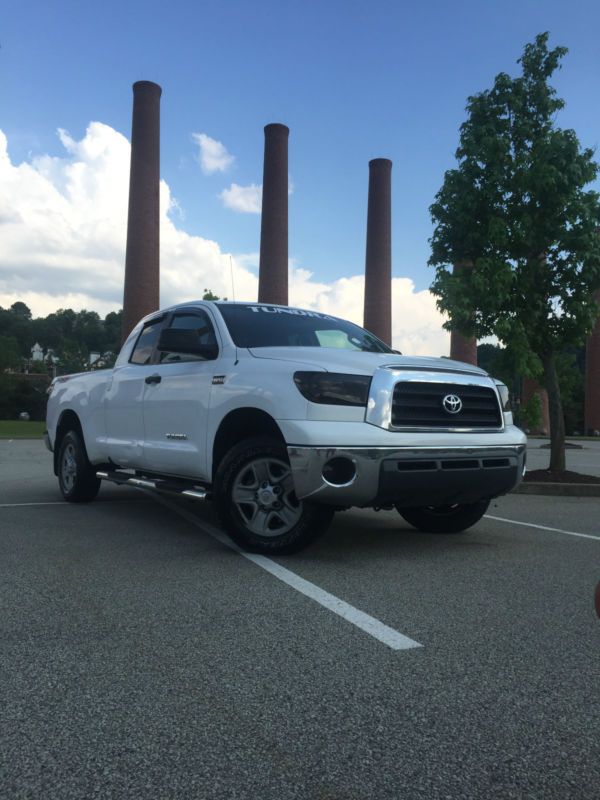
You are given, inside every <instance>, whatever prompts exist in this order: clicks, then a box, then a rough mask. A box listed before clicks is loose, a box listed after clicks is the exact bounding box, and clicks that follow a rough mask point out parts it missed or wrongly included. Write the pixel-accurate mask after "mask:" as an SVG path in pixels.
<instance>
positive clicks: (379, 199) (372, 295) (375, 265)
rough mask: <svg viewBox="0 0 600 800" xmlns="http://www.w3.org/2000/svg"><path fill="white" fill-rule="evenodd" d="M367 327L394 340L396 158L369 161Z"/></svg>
mask: <svg viewBox="0 0 600 800" xmlns="http://www.w3.org/2000/svg"><path fill="white" fill-rule="evenodd" d="M364 327H365V328H366V329H367V330H368V331H371V333H374V334H375V336H378V337H379V338H380V339H381V340H382V341H383V342H385V343H386V344H389V345H391V343H392V162H391V161H390V160H389V158H374V159H373V160H372V161H369V204H368V210H367V254H366V260H365V309H364Z"/></svg>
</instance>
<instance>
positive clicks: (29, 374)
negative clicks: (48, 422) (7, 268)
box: [0, 302, 121, 419]
mask: <svg viewBox="0 0 600 800" xmlns="http://www.w3.org/2000/svg"><path fill="white" fill-rule="evenodd" d="M36 343H38V344H39V345H40V346H41V347H42V349H43V351H44V355H46V354H47V352H48V350H51V351H52V354H53V355H54V356H55V357H56V358H57V359H58V361H57V362H56V364H55V368H56V374H58V375H65V374H69V373H72V372H81V371H83V370H86V369H89V368H90V364H89V358H90V353H100V354H101V355H104V354H112V356H111V355H107V359H106V363H105V366H111V365H112V363H113V361H114V358H115V356H116V354H117V353H118V352H119V348H120V345H121V311H112V312H110V313H109V314H107V315H106V317H105V318H104V319H102V318H101V317H100V315H99V314H97V313H96V312H95V311H85V310H84V311H73V309H71V308H61V309H59V310H58V311H56V312H54V313H52V314H48V316H46V317H37V318H35V319H34V318H33V316H32V313H31V311H30V309H29V308H28V307H27V305H26V304H25V303H22V302H16V303H13V304H12V306H11V307H10V308H8V309H5V308H2V307H0V419H15V418H16V417H18V415H19V414H20V413H21V412H23V411H26V412H27V413H29V415H30V416H31V418H32V419H43V418H44V415H45V407H46V389H47V387H48V384H49V382H50V380H51V377H52V374H53V372H54V370H53V367H52V363H49V362H48V361H32V360H31V349H32V347H33V346H34V344H36Z"/></svg>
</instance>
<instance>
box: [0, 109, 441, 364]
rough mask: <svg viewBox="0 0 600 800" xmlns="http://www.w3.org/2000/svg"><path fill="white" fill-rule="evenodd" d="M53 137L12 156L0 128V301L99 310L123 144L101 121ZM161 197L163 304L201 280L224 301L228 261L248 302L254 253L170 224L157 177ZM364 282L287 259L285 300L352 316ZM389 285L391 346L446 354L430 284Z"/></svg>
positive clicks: (113, 298) (123, 184)
mask: <svg viewBox="0 0 600 800" xmlns="http://www.w3.org/2000/svg"><path fill="white" fill-rule="evenodd" d="M59 136H60V140H61V142H62V144H63V146H64V148H65V155H63V156H62V157H50V156H40V157H36V158H32V159H31V160H30V161H29V162H23V163H21V164H13V163H12V162H11V160H10V157H9V154H8V146H7V140H6V136H5V135H4V134H3V133H2V131H1V130H0V240H1V242H2V246H1V247H0V306H3V307H5V308H6V307H8V306H10V305H11V304H12V303H14V302H15V301H16V300H23V301H24V302H25V303H27V305H28V306H29V307H30V308H31V310H32V312H33V314H34V316H45V315H47V314H49V313H50V312H52V311H55V310H56V309H57V308H61V307H70V308H74V309H76V310H79V309H82V308H88V309H90V310H96V311H98V312H99V313H100V314H102V315H104V314H106V313H107V312H108V311H112V310H116V309H118V308H119V307H120V306H121V302H122V297H123V265H124V260H125V239H126V227H127V201H128V184H129V158H130V146H129V142H128V141H127V139H126V138H125V137H124V136H122V135H121V134H120V133H118V132H117V131H115V130H113V128H111V127H109V126H108V125H103V124H102V123H99V122H92V123H90V125H89V127H88V129H87V131H86V133H85V136H84V137H83V138H82V139H81V140H80V141H75V140H74V139H72V138H71V137H70V136H69V134H68V133H66V132H65V131H60V132H59ZM241 188H244V187H241ZM255 189H257V190H259V191H260V187H255ZM160 200H161V214H160V226H161V228H160V236H161V265H162V266H161V305H162V306H166V305H170V304H172V303H176V302H182V301H185V300H193V299H195V298H198V297H200V296H201V295H202V291H203V289H204V288H205V287H208V288H210V289H212V291H214V292H215V293H216V294H218V295H221V296H227V297H229V298H230V299H232V297H233V292H232V280H231V267H232V268H233V280H234V283H235V298H236V300H250V301H255V300H256V297H257V294H258V279H257V275H256V272H257V270H256V267H257V264H258V254H256V253H246V254H240V255H237V256H236V255H232V256H230V255H229V254H228V253H224V252H222V250H221V248H220V247H219V245H218V243H217V242H214V241H211V240H210V239H204V238H202V237H200V236H191V235H190V234H188V233H186V232H185V231H183V230H182V229H181V228H180V227H177V224H176V223H175V221H174V219H178V220H179V213H178V204H177V201H176V200H175V198H173V197H172V196H171V192H170V189H169V186H168V185H167V184H166V183H165V182H164V181H161V187H160ZM258 206H259V207H258V210H259V211H260V202H258ZM179 224H181V221H180V220H179ZM230 258H231V267H230ZM363 287H364V279H363V277H362V276H359V275H355V276H352V277H344V278H340V279H339V280H336V281H333V282H324V281H317V280H315V279H314V276H313V274H312V273H311V272H309V271H307V270H305V269H302V268H299V267H298V266H297V265H296V264H295V263H294V262H292V263H291V265H290V302H291V303H293V304H295V305H298V306H304V307H305V308H312V309H316V310H320V311H325V312H328V313H331V314H335V315H337V316H342V317H346V318H347V319H351V320H353V321H354V322H357V323H359V324H360V323H361V321H362V310H363ZM392 292H393V318H394V323H393V344H394V346H395V347H397V348H398V349H400V350H402V351H403V352H405V353H415V354H421V353H423V354H425V353H428V354H432V355H440V354H447V352H448V334H447V333H446V332H444V331H443V330H442V329H441V323H442V321H443V320H442V317H441V315H440V314H439V312H438V311H437V310H436V308H435V302H434V299H433V297H432V296H431V295H430V294H429V292H427V291H421V292H417V291H415V287H414V284H413V283H412V281H410V280H409V279H408V278H394V281H393V286H392Z"/></svg>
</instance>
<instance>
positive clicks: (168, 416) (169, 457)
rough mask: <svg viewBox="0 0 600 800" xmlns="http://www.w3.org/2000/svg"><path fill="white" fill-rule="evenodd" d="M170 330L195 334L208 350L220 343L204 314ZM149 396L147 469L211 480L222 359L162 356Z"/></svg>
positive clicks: (182, 318) (194, 313) (190, 313)
mask: <svg viewBox="0 0 600 800" xmlns="http://www.w3.org/2000/svg"><path fill="white" fill-rule="evenodd" d="M166 327H168V328H180V329H182V328H184V329H187V330H193V331H194V332H195V333H196V334H197V336H198V342H199V343H200V344H203V345H208V344H215V343H217V344H218V342H217V338H216V334H215V328H214V326H213V324H212V322H211V320H210V317H209V315H208V313H207V312H206V311H204V310H203V309H189V308H187V309H185V310H182V311H178V312H175V313H174V314H173V315H172V317H171V318H170V319H169V320H168V322H167V326H166ZM156 361H157V363H156V364H155V365H154V369H153V370H152V376H154V382H153V383H147V384H146V385H145V392H144V428H145V441H144V464H145V466H146V469H148V470H149V471H154V472H159V473H163V474H167V475H181V476H183V477H191V478H199V479H208V475H207V468H206V466H207V453H206V429H207V424H208V408H209V400H210V393H211V388H212V379H213V375H214V374H215V370H217V369H218V367H217V364H218V358H216V359H210V360H206V359H204V358H202V357H200V356H192V355H189V354H186V353H172V352H159V353H158V356H157V358H156Z"/></svg>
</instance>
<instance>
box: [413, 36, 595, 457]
mask: <svg viewBox="0 0 600 800" xmlns="http://www.w3.org/2000/svg"><path fill="white" fill-rule="evenodd" d="M566 52H567V50H566V48H564V47H556V48H554V49H549V48H548V34H547V33H544V34H540V35H538V36H537V37H536V39H535V41H534V42H533V43H531V44H528V45H526V47H525V49H524V53H523V56H522V57H521V58H520V59H519V64H520V65H521V74H520V75H519V76H518V77H515V78H512V77H511V76H509V75H507V74H506V73H501V74H499V75H498V76H497V77H496V79H495V81H494V85H493V87H492V88H491V89H489V90H487V91H483V92H481V93H479V94H476V95H474V96H472V97H470V98H469V99H468V103H467V113H468V116H467V120H466V121H465V122H464V123H463V125H462V126H461V129H460V144H459V147H458V150H457V151H456V158H457V162H458V163H457V166H456V168H454V169H451V170H449V171H448V172H446V175H445V177H444V182H443V185H442V187H441V189H440V190H439V192H438V193H437V195H436V198H435V201H434V203H433V205H432V206H431V215H432V219H433V222H434V224H435V230H434V233H433V237H432V239H431V258H430V261H429V263H430V264H431V265H432V266H434V267H435V268H436V276H435V279H434V281H433V284H432V292H433V293H434V294H435V295H436V296H437V303H438V307H439V308H440V309H441V310H442V311H444V312H446V313H447V314H448V315H449V317H450V320H451V321H450V322H449V323H447V327H449V328H451V329H457V330H459V331H460V332H461V333H463V334H465V335H468V336H477V337H483V336H487V335H490V334H493V335H495V336H497V337H498V339H499V340H500V341H501V342H502V343H504V344H505V345H507V346H508V347H509V348H510V350H511V352H512V353H513V354H514V358H515V360H516V363H517V364H518V367H519V369H520V371H521V372H522V373H523V374H527V375H530V376H532V377H536V378H542V379H543V381H544V384H545V386H546V388H547V389H548V394H549V401H550V417H551V420H550V421H551V432H552V455H551V468H552V469H564V419H563V413H562V408H561V399H560V389H559V386H558V376H557V366H556V359H557V355H558V354H560V353H562V352H563V351H564V349H565V347H566V346H569V345H571V346H577V345H581V344H582V343H583V342H584V340H585V337H586V336H587V335H588V334H589V332H590V331H591V329H592V327H593V324H594V322H595V320H596V318H597V316H598V306H597V304H596V302H595V300H594V292H595V290H597V289H598V287H599V286H600V244H599V236H598V227H599V226H600V200H599V195H598V193H597V192H596V191H593V190H591V189H589V188H586V187H589V184H590V183H592V182H593V181H594V180H595V179H596V177H597V175H598V165H597V164H596V163H595V161H594V157H593V156H594V154H593V151H592V150H591V149H589V148H582V147H581V146H580V144H579V141H578V139H577V136H576V134H575V132H574V131H572V130H563V129H561V128H558V127H557V125H556V114H557V112H559V111H560V109H562V108H563V106H564V101H563V100H562V99H560V98H559V97H558V96H557V94H556V91H555V89H554V88H553V87H552V86H551V85H550V83H549V80H550V78H551V77H552V75H553V74H554V72H555V71H556V70H557V69H558V68H559V67H560V63H561V60H562V58H563V57H564V56H565V54H566ZM455 264H462V265H465V266H466V267H468V268H466V269H461V270H457V271H455V272H454V273H453V272H452V271H451V268H452V265H455Z"/></svg>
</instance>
